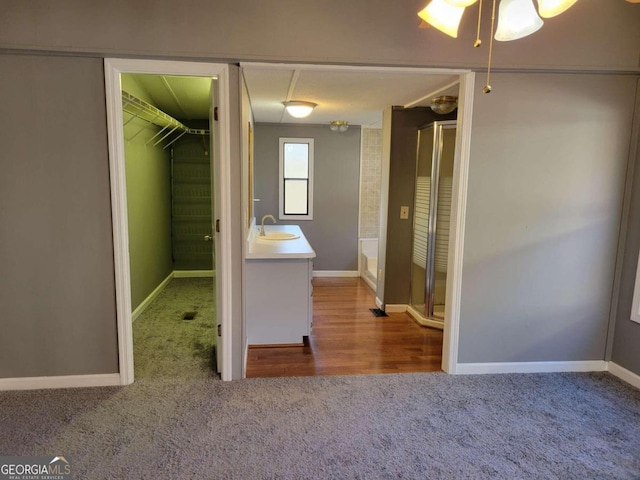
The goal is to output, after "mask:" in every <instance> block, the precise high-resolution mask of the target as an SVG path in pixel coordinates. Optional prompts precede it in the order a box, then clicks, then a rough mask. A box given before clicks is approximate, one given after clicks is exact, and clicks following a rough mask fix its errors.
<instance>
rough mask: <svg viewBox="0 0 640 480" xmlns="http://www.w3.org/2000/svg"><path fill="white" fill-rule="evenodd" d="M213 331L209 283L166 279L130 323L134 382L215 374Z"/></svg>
mask: <svg viewBox="0 0 640 480" xmlns="http://www.w3.org/2000/svg"><path fill="white" fill-rule="evenodd" d="M185 317H187V319H185ZM189 318H190V319H189ZM215 327H216V323H215V295H214V292H213V280H212V279H211V278H174V279H173V280H171V282H170V283H169V285H167V287H166V288H165V289H164V290H163V291H162V292H161V293H160V295H158V296H157V297H156V299H155V300H154V301H153V302H152V303H151V305H150V306H149V307H148V308H147V309H146V310H145V311H144V312H143V313H142V315H140V317H138V319H137V320H136V321H135V322H133V352H134V368H135V378H136V380H139V379H142V378H154V377H155V378H158V377H165V378H175V377H182V378H186V377H191V378H202V377H209V376H213V375H216V373H215V371H216V366H215V342H216V331H215Z"/></svg>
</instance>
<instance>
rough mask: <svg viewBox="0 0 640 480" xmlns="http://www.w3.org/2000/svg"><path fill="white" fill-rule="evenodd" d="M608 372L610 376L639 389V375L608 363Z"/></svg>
mask: <svg viewBox="0 0 640 480" xmlns="http://www.w3.org/2000/svg"><path fill="white" fill-rule="evenodd" d="M608 370H609V373H610V374H611V375H614V376H616V377H618V378H619V379H620V380H622V381H624V382H627V383H628V384H629V385H632V386H634V387H636V388H640V375H637V374H635V373H633V372H632V371H630V370H627V369H626V368H624V367H621V366H620V365H618V364H617V363H613V362H609V364H608Z"/></svg>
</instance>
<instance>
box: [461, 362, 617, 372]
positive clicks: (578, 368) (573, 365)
mask: <svg viewBox="0 0 640 480" xmlns="http://www.w3.org/2000/svg"><path fill="white" fill-rule="evenodd" d="M606 371H607V362H605V361H604V360H585V361H570V362H505V363H458V364H457V365H456V374H459V375H469V374H476V375H477V374H486V373H552V372H606Z"/></svg>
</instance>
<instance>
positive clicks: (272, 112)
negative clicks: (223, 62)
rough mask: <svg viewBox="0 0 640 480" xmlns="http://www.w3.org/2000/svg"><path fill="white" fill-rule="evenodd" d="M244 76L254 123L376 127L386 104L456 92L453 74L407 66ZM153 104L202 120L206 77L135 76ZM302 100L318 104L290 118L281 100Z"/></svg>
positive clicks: (264, 69) (268, 68) (272, 70)
mask: <svg viewBox="0 0 640 480" xmlns="http://www.w3.org/2000/svg"><path fill="white" fill-rule="evenodd" d="M243 72H244V77H245V81H246V85H247V89H248V91H249V97H250V99H251V106H252V109H253V114H254V120H255V121H256V122H258V123H300V124H328V123H329V122H330V121H332V120H346V121H348V122H349V123H350V124H351V125H363V126H369V127H380V126H381V125H382V111H383V110H384V109H385V108H387V107H389V106H397V105H399V106H404V107H413V106H428V105H429V103H430V102H431V98H432V97H434V96H437V95H457V94H458V85H457V80H458V76H457V75H448V74H428V73H423V72H416V71H410V70H402V71H392V70H387V71H372V70H364V69H349V68H341V67H327V68H319V67H315V66H309V67H300V66H295V67H290V66H286V65H244V66H243ZM136 79H137V81H138V82H139V83H140V84H141V85H142V87H143V88H144V89H145V90H146V91H147V93H148V94H149V96H150V97H151V98H152V99H153V100H154V103H155V105H156V106H157V107H158V108H160V109H161V110H163V111H164V112H166V113H168V114H169V115H171V116H173V117H175V118H177V119H178V120H182V121H184V120H193V119H208V118H209V105H210V100H209V99H210V89H211V79H210V78H207V77H180V76H169V75H136ZM287 100H305V101H309V102H314V103H317V104H318V106H317V107H316V108H315V110H314V111H313V112H312V113H311V115H310V116H309V117H307V118H303V119H296V118H293V117H291V116H289V114H287V113H286V112H285V110H284V106H283V105H282V102H284V101H287Z"/></svg>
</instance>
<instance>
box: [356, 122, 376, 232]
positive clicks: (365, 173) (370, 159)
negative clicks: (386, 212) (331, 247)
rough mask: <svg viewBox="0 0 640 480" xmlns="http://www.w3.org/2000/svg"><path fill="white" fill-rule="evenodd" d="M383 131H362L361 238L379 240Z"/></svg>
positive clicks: (370, 129) (366, 129)
mask: <svg viewBox="0 0 640 480" xmlns="http://www.w3.org/2000/svg"><path fill="white" fill-rule="evenodd" d="M381 174H382V129H380V128H363V129H362V155H361V159H360V209H359V210H360V213H359V217H360V228H359V233H358V236H359V237H360V238H378V234H379V232H380V179H381Z"/></svg>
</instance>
